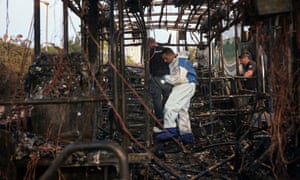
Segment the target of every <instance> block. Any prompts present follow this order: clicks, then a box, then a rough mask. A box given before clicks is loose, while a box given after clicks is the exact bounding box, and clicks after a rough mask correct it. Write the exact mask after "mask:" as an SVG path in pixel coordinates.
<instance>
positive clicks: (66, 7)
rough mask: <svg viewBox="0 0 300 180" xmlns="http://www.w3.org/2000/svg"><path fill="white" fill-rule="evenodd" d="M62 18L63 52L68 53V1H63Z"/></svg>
mask: <svg viewBox="0 0 300 180" xmlns="http://www.w3.org/2000/svg"><path fill="white" fill-rule="evenodd" d="M63 18H64V20H63V21H64V54H65V55H67V54H68V53H69V37H68V23H69V21H68V1H63Z"/></svg>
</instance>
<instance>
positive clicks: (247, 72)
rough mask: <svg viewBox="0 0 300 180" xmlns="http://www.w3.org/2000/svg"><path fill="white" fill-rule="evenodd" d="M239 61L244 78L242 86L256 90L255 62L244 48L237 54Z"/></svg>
mask: <svg viewBox="0 0 300 180" xmlns="http://www.w3.org/2000/svg"><path fill="white" fill-rule="evenodd" d="M239 59H240V63H241V64H242V65H243V69H244V74H243V76H244V77H245V78H247V79H246V81H245V82H244V88H245V89H248V90H256V78H254V77H255V76H256V62H255V61H253V60H252V56H251V53H250V52H249V51H247V50H244V51H243V52H242V53H241V55H240V56H239Z"/></svg>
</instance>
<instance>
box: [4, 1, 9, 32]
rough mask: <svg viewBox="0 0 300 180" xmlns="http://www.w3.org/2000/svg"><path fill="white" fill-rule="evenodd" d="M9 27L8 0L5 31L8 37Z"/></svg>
mask: <svg viewBox="0 0 300 180" xmlns="http://www.w3.org/2000/svg"><path fill="white" fill-rule="evenodd" d="M8 25H9V14H8V0H6V30H5V34H7V35H8Z"/></svg>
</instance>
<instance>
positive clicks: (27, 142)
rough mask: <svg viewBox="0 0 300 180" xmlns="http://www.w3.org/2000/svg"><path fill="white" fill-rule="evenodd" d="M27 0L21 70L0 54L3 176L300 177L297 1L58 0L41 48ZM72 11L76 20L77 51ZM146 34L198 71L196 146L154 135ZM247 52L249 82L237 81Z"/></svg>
mask: <svg viewBox="0 0 300 180" xmlns="http://www.w3.org/2000/svg"><path fill="white" fill-rule="evenodd" d="M33 1H34V12H32V13H33V16H34V40H33V47H32V49H33V56H32V57H31V58H32V60H31V62H30V64H29V66H28V68H26V69H25V68H24V69H22V67H24V63H21V64H20V65H19V66H20V69H21V70H20V71H19V72H13V71H12V70H10V69H9V68H7V67H6V66H5V62H3V61H4V60H5V59H1V61H2V62H0V63H1V82H0V85H1V86H0V92H1V96H0V111H1V116H0V125H1V126H0V127H1V129H0V134H1V136H0V139H1V141H0V142H1V148H0V149H1V152H2V153H1V161H0V162H1V164H0V177H1V179H2V178H3V179H35V178H38V179H103V180H105V179H122V180H123V179H124V180H125V179H126V180H127V179H132V180H140V179H153V180H154V179H157V180H160V179H171V180H172V179H180V180H181V179H280V178H285V179H299V178H300V175H299V170H300V161H299V160H300V158H299V157H300V145H299V138H300V136H299V128H300V126H299V122H300V120H299V110H300V109H299V108H300V103H299V93H300V81H299V70H300V69H299V65H300V13H299V11H297V7H300V3H299V2H298V1H297V0H281V1H280V0H265V1H258V0H198V1H196V0H103V1H101V0H97V1H96V0H61V1H60V2H61V4H62V6H63V25H62V27H61V28H62V29H63V34H64V36H63V45H62V47H61V48H57V52H56V53H50V52H47V51H45V48H42V47H41V43H40V41H41V38H40V28H41V27H40V26H41V25H40V21H41V17H40V0H33ZM70 13H73V14H75V15H76V16H77V17H78V18H79V19H80V22H81V24H80V33H79V34H80V49H79V51H77V52H74V51H72V52H71V51H70V47H69V44H68V42H69V38H70V37H68V31H69V30H70V27H69V24H70V23H69V22H68V20H69V19H68V14H70ZM162 31H164V32H166V33H162ZM162 34H163V35H162ZM165 34H166V35H165ZM162 36H163V37H162ZM149 37H153V38H155V39H157V41H158V43H159V44H160V45H162V46H165V47H171V48H172V49H174V50H175V51H176V52H178V53H185V54H186V55H187V56H188V57H189V59H190V60H191V61H192V63H193V65H194V67H195V69H196V71H197V76H198V77H197V83H196V93H195V95H194V96H193V98H192V99H191V105H190V109H189V115H190V120H191V126H192V130H193V134H194V135H195V138H196V143H195V144H192V145H184V144H182V143H181V142H179V141H177V140H176V138H173V139H172V140H170V141H165V142H156V141H155V138H154V137H155V132H153V126H154V124H155V123H156V122H157V121H158V119H157V118H156V117H155V115H154V114H153V109H152V102H151V98H150V94H149V80H150V75H149V59H150V57H149V47H148V46H147V39H148V38H149ZM159 37H161V39H162V40H160V39H159ZM3 44H4V42H3ZM7 44H8V43H6V45H7ZM6 47H8V46H6ZM26 48H30V47H26ZM7 49H8V48H7ZM244 49H247V50H248V51H250V52H251V54H252V58H253V60H254V61H255V62H256V65H257V67H256V68H257V73H256V75H255V76H254V77H250V78H253V79H255V81H256V85H257V88H256V89H255V90H248V89H246V88H244V85H245V80H246V79H247V78H245V77H244V76H242V69H241V63H240V61H239V54H240V53H241V52H242V51H243V50H244ZM130 51H133V52H134V53H135V54H136V55H135V56H134V57H133V58H134V61H135V62H137V63H136V64H134V65H132V64H128V62H127V59H128V56H129V55H130V54H129V52H130ZM8 59H9V57H8Z"/></svg>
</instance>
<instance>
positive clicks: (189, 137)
mask: <svg viewBox="0 0 300 180" xmlns="http://www.w3.org/2000/svg"><path fill="white" fill-rule="evenodd" d="M178 141H179V142H182V143H183V144H195V137H194V135H193V134H192V133H188V134H184V135H181V136H179V137H178Z"/></svg>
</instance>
